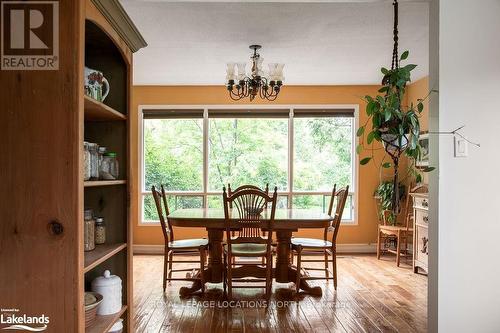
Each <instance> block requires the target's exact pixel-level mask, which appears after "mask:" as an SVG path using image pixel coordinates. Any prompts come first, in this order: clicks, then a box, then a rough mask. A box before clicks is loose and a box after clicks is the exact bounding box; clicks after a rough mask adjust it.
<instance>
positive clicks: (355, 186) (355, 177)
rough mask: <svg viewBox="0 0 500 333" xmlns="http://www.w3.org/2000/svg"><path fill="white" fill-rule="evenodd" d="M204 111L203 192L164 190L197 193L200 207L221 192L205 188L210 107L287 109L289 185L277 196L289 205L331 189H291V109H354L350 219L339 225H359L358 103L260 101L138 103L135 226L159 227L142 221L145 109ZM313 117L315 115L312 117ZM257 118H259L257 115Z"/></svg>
mask: <svg viewBox="0 0 500 333" xmlns="http://www.w3.org/2000/svg"><path fill="white" fill-rule="evenodd" d="M193 109H196V110H200V111H201V110H203V118H202V119H203V122H202V123H203V128H202V131H203V133H202V137H203V144H202V146H203V182H202V191H167V192H166V193H167V195H182V196H197V197H202V198H203V207H207V204H208V196H210V195H221V192H220V191H209V190H208V178H209V176H208V171H209V170H208V165H209V142H208V135H209V133H208V131H209V126H210V124H209V121H210V118H209V110H215V109H217V110H221V109H222V110H234V111H235V112H238V111H244V110H263V109H266V110H269V109H271V110H272V109H276V110H277V109H280V110H282V109H287V110H288V111H289V112H288V117H287V118H282V119H287V121H288V168H287V172H288V177H287V178H288V179H287V181H288V184H287V185H288V186H287V191H278V195H282V196H287V203H288V208H293V196H295V195H330V194H331V192H328V191H294V190H293V160H294V153H295V152H294V110H295V109H300V110H302V109H307V110H321V109H323V110H324V109H327V110H345V109H350V110H353V114H354V117H353V129H352V142H353V144H352V147H351V151H352V152H351V154H352V155H351V156H352V157H353V158H352V162H351V172H352V184H351V185H350V191H349V196H350V197H351V199H352V213H351V215H352V218H351V219H348V220H347V219H346V220H342V225H345V226H357V225H358V211H359V204H358V202H359V200H358V197H359V174H358V172H359V167H358V164H359V156H358V154H356V147H357V145H358V137H357V135H356V128H357V127H358V126H359V104H321V105H320V104H314V105H307V104H294V105H285V104H274V105H268V104H261V105H251V104H245V105H243V104H242V105H156V104H151V105H139V107H138V111H139V112H138V118H139V119H138V124H139V126H138V127H139V129H138V142H139V147H138V154H139V164H140V165H139V169H138V170H139V172H138V188H139V204H138V208H139V209H138V214H139V216H138V225H139V226H158V225H159V223H160V222H159V221H155V220H143V210H144V207H143V203H144V197H145V196H147V195H151V192H150V191H147V189H145V183H144V181H145V178H144V175H145V163H144V117H143V115H144V111H145V110H179V111H180V110H193ZM234 115H235V118H238V117H237V116H238V114H237V113H235V114H234ZM312 117H314V116H312ZM257 118H258V117H257Z"/></svg>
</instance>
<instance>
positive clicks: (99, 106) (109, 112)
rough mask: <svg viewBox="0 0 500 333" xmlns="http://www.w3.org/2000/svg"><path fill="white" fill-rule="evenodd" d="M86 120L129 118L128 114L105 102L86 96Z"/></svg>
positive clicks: (84, 99)
mask: <svg viewBox="0 0 500 333" xmlns="http://www.w3.org/2000/svg"><path fill="white" fill-rule="evenodd" d="M83 101H84V110H85V113H84V115H85V121H110V120H127V116H125V115H124V114H123V113H120V112H118V111H116V110H115V109H113V108H111V107H109V106H107V105H106V104H104V103H101V102H98V101H96V100H94V99H93V98H91V97H88V96H84V97H83Z"/></svg>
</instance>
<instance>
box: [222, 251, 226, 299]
mask: <svg viewBox="0 0 500 333" xmlns="http://www.w3.org/2000/svg"><path fill="white" fill-rule="evenodd" d="M223 266H224V270H223V271H222V286H223V288H224V296H226V295H227V256H226V254H225V253H224V263H223Z"/></svg>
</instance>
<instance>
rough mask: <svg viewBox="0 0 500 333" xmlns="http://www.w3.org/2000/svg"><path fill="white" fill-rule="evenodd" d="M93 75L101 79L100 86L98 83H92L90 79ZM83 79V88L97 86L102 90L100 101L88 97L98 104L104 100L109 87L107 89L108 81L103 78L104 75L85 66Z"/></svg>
mask: <svg viewBox="0 0 500 333" xmlns="http://www.w3.org/2000/svg"><path fill="white" fill-rule="evenodd" d="M93 75H96V76H100V77H101V78H102V79H101V82H102V84H100V83H99V82H96V81H94V80H93V78H92V76H93ZM84 78H85V83H84V84H85V86H87V87H91V86H95V85H99V86H100V88H101V89H102V97H101V98H100V99H99V98H96V97H94V96H90V97H92V98H95V99H97V100H98V101H100V102H102V101H104V99H105V98H106V97H107V96H108V94H109V89H110V87H109V82H108V80H106V78H105V77H104V75H103V74H102V72H100V71H97V70H95V69H92V68H88V67H86V66H85V73H84Z"/></svg>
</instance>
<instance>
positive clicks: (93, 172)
mask: <svg viewBox="0 0 500 333" xmlns="http://www.w3.org/2000/svg"><path fill="white" fill-rule="evenodd" d="M88 147H89V152H90V179H92V180H97V179H99V152H98V149H99V146H98V145H97V143H89V144H88Z"/></svg>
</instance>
